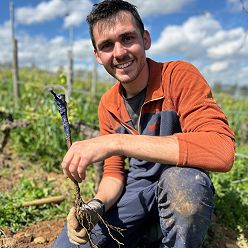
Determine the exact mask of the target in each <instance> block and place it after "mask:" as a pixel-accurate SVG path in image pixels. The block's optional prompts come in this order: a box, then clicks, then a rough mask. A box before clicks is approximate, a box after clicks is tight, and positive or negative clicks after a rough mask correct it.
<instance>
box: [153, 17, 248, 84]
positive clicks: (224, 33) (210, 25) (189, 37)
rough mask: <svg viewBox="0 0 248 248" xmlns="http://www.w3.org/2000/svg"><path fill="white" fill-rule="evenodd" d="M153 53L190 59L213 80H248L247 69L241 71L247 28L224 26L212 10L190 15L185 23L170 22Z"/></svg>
mask: <svg viewBox="0 0 248 248" xmlns="http://www.w3.org/2000/svg"><path fill="white" fill-rule="evenodd" d="M150 54H151V55H155V56H157V55H159V56H162V55H163V54H164V56H178V57H180V59H185V60H188V61H190V62H192V63H193V64H195V65H196V66H198V67H199V69H200V71H202V72H203V73H204V75H205V76H206V77H207V78H208V79H210V80H214V81H216V79H218V80H219V81H220V80H221V79H222V80H223V81H225V82H226V83H235V82H237V80H238V82H239V83H247V75H248V74H246V77H245V76H244V75H245V73H247V72H246V71H244V72H241V69H242V66H241V64H242V65H244V64H245V61H247V56H248V38H247V33H246V30H244V29H243V28H241V27H239V28H233V29H228V30H226V29H223V27H222V26H221V25H220V23H219V22H218V21H217V20H215V19H214V18H213V16H212V15H210V14H204V15H201V16H193V17H190V18H189V19H188V20H187V21H185V22H184V23H183V24H182V25H181V26H179V25H169V26H166V27H165V28H164V30H163V31H162V33H161V35H160V37H159V38H158V40H157V41H155V42H154V43H153V45H152V47H151V50H150ZM237 75H238V76H237ZM218 80H217V81H218Z"/></svg>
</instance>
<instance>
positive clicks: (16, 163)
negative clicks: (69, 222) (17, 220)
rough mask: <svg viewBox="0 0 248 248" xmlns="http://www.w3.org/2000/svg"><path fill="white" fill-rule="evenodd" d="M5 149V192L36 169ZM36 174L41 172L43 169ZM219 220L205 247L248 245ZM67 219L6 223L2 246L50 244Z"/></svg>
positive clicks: (0, 158)
mask: <svg viewBox="0 0 248 248" xmlns="http://www.w3.org/2000/svg"><path fill="white" fill-rule="evenodd" d="M6 150H7V151H6ZM6 150H5V152H4V153H0V170H1V169H3V168H4V169H8V168H9V169H11V177H12V180H9V177H7V176H4V175H2V174H0V190H1V191H2V192H4V191H7V190H10V189H11V188H12V187H13V186H14V185H15V184H16V183H17V182H18V180H19V178H20V176H22V175H23V174H24V173H25V176H30V177H32V178H33V177H34V173H33V172H30V171H29V170H27V169H25V168H26V166H25V163H23V162H22V161H21V160H20V159H19V158H18V157H17V156H16V154H14V153H13V152H11V151H10V150H9V149H6ZM41 173H42V172H41ZM37 174H39V176H40V172H39V173H37ZM49 177H50V178H56V184H57V183H58V185H60V181H61V180H64V177H63V176H62V175H61V174H56V173H52V174H50V175H49ZM217 222H218V221H217V220H216V218H215V220H214V223H213V225H212V226H211V227H210V229H209V232H208V235H207V240H206V242H205V243H204V246H203V248H248V242H247V241H246V239H245V238H242V237H239V236H238V233H237V232H235V231H234V230H231V229H229V228H227V227H224V226H222V225H221V224H218V223H217ZM64 223H65V219H64V218H61V219H53V220H49V221H42V222H38V223H36V224H34V225H30V226H28V227H26V228H24V229H22V230H20V231H18V232H16V233H14V232H11V231H10V230H9V229H8V228H6V227H5V228H0V248H29V247H30V248H50V247H51V246H52V244H53V242H54V240H55V239H56V237H57V235H58V234H59V233H60V231H61V229H62V227H63V225H64ZM238 237H239V238H238ZM150 248H154V247H150Z"/></svg>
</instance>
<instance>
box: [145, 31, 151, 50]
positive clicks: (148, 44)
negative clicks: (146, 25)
mask: <svg viewBox="0 0 248 248" xmlns="http://www.w3.org/2000/svg"><path fill="white" fill-rule="evenodd" d="M143 40H144V48H145V50H148V49H149V48H150V47H151V36H150V33H149V32H148V31H147V30H145V31H144V35H143Z"/></svg>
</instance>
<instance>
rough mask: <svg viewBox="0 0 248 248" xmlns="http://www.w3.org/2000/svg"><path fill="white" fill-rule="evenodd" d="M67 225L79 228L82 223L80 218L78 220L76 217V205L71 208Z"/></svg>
mask: <svg viewBox="0 0 248 248" xmlns="http://www.w3.org/2000/svg"><path fill="white" fill-rule="evenodd" d="M67 225H69V226H68V227H70V228H72V229H77V228H78V227H79V225H80V224H79V222H78V220H77V217H76V209H75V207H72V208H71V209H70V212H69V214H68V215H67Z"/></svg>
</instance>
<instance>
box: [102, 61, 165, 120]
mask: <svg viewBox="0 0 248 248" xmlns="http://www.w3.org/2000/svg"><path fill="white" fill-rule="evenodd" d="M147 63H148V68H149V78H148V83H147V95H146V98H145V102H148V101H151V100H154V99H157V98H161V97H163V88H162V83H161V80H162V70H163V63H158V62H155V61H153V60H151V59H149V58H147ZM105 107H106V108H107V110H108V111H109V112H111V113H113V114H114V115H115V116H116V117H118V118H120V119H122V120H123V121H124V122H127V121H129V120H130V117H129V114H128V113H127V111H126V108H125V103H124V100H123V97H122V86H121V83H120V82H117V83H116V84H115V85H114V86H113V87H112V88H111V89H110V90H109V91H108V92H107V93H106V94H105Z"/></svg>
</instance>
